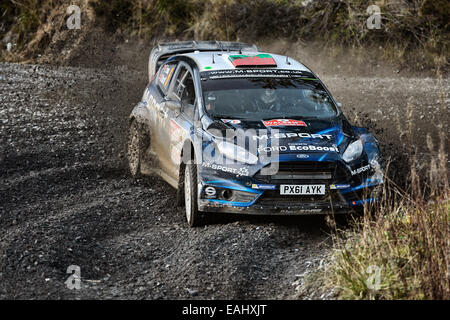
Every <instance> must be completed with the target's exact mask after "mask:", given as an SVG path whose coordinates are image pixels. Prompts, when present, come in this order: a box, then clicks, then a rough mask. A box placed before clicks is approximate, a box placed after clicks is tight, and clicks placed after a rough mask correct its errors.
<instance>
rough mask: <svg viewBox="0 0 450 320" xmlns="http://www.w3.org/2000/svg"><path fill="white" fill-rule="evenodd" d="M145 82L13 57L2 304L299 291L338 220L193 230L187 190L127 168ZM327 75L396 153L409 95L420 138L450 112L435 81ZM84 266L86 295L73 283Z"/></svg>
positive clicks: (122, 71)
mask: <svg viewBox="0 0 450 320" xmlns="http://www.w3.org/2000/svg"><path fill="white" fill-rule="evenodd" d="M146 80H147V79H146V72H145V70H144V72H137V71H135V70H132V69H129V68H127V67H117V68H113V69H108V70H100V69H88V68H72V67H50V66H36V65H19V64H0V169H1V170H0V178H1V183H0V230H1V232H0V299H104V298H114V299H289V298H295V297H296V295H297V291H298V289H299V286H300V285H301V283H302V275H303V274H304V273H305V272H309V271H311V270H314V268H317V267H318V266H319V265H320V261H321V260H322V259H323V258H324V256H325V255H326V253H327V250H328V249H329V246H330V236H329V235H330V233H331V232H332V230H331V229H330V228H329V227H328V226H327V224H326V223H325V219H324V218H323V217H318V216H316V217H315V216H312V217H275V218H268V217H265V218H261V217H236V216H232V217H223V218H221V219H220V220H218V221H217V222H215V224H213V225H209V226H206V227H204V228H199V229H190V228H188V226H187V224H186V222H185V218H184V213H183V209H182V208H177V207H174V205H173V202H174V201H173V200H174V197H175V192H174V190H172V189H171V188H170V187H169V186H168V185H167V184H166V183H165V182H163V181H161V180H160V179H159V178H156V177H150V178H145V179H141V180H137V181H134V180H133V179H132V178H131V177H130V176H129V175H128V173H127V170H126V161H125V160H126V158H125V150H126V149H125V136H126V128H127V117H128V115H129V113H130V111H131V109H132V108H133V106H134V104H135V103H136V102H137V101H139V99H140V97H141V95H142V92H143V89H144V87H145V84H146ZM323 80H324V82H325V83H326V84H327V85H328V86H329V88H330V90H331V91H332V93H333V94H334V95H335V96H336V97H337V99H338V100H340V101H341V102H343V105H344V111H346V112H347V113H348V114H349V115H350V116H349V118H350V119H351V120H352V119H353V118H354V117H356V116H358V119H359V121H361V122H364V123H367V124H368V125H369V126H370V127H371V128H372V129H373V130H374V131H376V133H377V136H378V137H379V138H380V141H381V143H382V144H383V147H384V149H385V151H386V155H387V156H389V157H393V158H395V156H396V155H397V154H398V153H399V152H400V151H401V150H404V147H405V145H406V144H405V143H404V142H403V141H405V140H402V138H401V137H400V134H399V132H398V131H399V130H401V128H402V127H404V126H405V124H406V119H405V116H404V115H405V110H406V109H405V108H406V101H407V100H408V99H410V101H411V102H412V105H413V107H414V108H415V112H414V117H415V118H414V119H416V120H414V121H416V122H417V123H416V125H417V127H418V128H419V129H418V130H419V131H416V133H417V134H416V138H415V139H417V140H414V141H415V143H417V144H418V145H425V133H427V132H430V131H433V130H434V128H435V127H436V123H437V121H438V120H439V119H441V116H440V115H439V114H440V113H439V108H440V104H439V85H438V81H437V80H435V79H407V78H347V79H346V78H337V77H323ZM443 88H444V91H445V94H447V95H448V91H449V81H448V79H446V80H444V82H443ZM444 98H446V97H444ZM446 103H447V108H448V100H446ZM446 111H448V109H446ZM445 121H446V120H445ZM422 133H423V134H422ZM402 148H403V149H402ZM398 167H401V164H398ZM71 265H76V266H79V267H80V269H81V289H79V290H76V289H74V290H70V289H68V288H67V287H66V284H65V281H66V280H67V278H68V277H69V274H67V273H66V271H67V268H68V267H69V266H71Z"/></svg>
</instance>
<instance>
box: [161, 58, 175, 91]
mask: <svg viewBox="0 0 450 320" xmlns="http://www.w3.org/2000/svg"><path fill="white" fill-rule="evenodd" d="M176 66H177V64H176V63H166V64H165V65H163V66H162V67H161V69H160V70H159V74H158V86H159V88H160V89H161V90H162V92H164V94H165V93H167V90H168V89H169V85H170V80H171V79H172V76H173V73H174V71H175V68H176Z"/></svg>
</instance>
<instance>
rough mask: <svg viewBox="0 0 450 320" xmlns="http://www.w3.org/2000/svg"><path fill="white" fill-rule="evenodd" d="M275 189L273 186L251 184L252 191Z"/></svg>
mask: <svg viewBox="0 0 450 320" xmlns="http://www.w3.org/2000/svg"><path fill="white" fill-rule="evenodd" d="M276 188H277V186H276V185H274V184H252V189H259V190H275V189H276Z"/></svg>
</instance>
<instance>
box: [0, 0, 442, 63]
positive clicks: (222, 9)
mask: <svg viewBox="0 0 450 320" xmlns="http://www.w3.org/2000/svg"><path fill="white" fill-rule="evenodd" d="M77 3H78V4H79V5H80V6H81V7H82V10H83V12H84V13H85V12H86V11H87V10H91V11H92V12H93V19H95V21H96V24H97V25H100V26H102V28H103V29H104V30H105V32H108V33H113V34H117V33H119V34H126V35H130V36H136V37H138V38H142V39H147V40H148V39H153V40H155V39H156V40H157V39H163V40H168V39H171V40H174V39H222V40H243V41H261V40H264V39H285V40H288V41H292V42H293V43H303V44H307V43H310V42H320V43H322V44H323V46H324V47H323V48H324V50H328V49H327V48H336V47H342V48H364V49H365V50H364V54H367V55H370V56H372V57H375V58H376V59H379V60H386V61H393V62H395V63H397V64H400V65H401V66H403V67H405V68H407V69H415V70H423V69H430V68H434V67H435V66H436V64H439V65H440V67H441V69H446V68H448V65H449V41H450V39H449V34H450V27H449V21H450V5H449V4H448V2H447V1H446V0H412V1H404V0H381V1H375V4H376V5H378V6H379V8H380V10H381V28H380V29H372V30H369V29H368V28H367V26H366V20H367V19H368V18H369V14H368V13H367V8H368V6H369V5H370V4H372V3H371V2H370V1H362V0H345V1H340V0H339V1H338V0H331V1H322V0H315V1H300V0H296V1H294V0H292V1H288V0H206V1H203V0H202V1H200V0H136V1H132V0H112V1H101V0H89V1H88V2H85V1H81V0H79V1H76V0H75V1H67V0H37V1H36V0H6V1H2V4H1V5H0V12H1V14H2V16H3V18H2V22H1V24H0V38H2V39H3V38H4V37H5V35H7V34H8V32H10V31H11V30H13V31H14V32H13V35H14V36H13V37H15V39H14V41H15V42H16V44H17V46H16V50H17V51H21V50H23V48H24V47H26V46H27V45H28V44H29V43H30V42H31V41H32V39H33V38H34V37H35V34H36V32H37V31H38V29H39V27H40V26H41V25H43V24H45V23H49V19H51V18H52V17H54V15H52V10H55V8H56V9H57V10H59V11H61V13H62V14H65V13H64V11H65V8H66V7H67V6H68V5H70V4H77ZM85 3H87V5H85ZM85 16H88V15H85ZM55 28H63V26H55ZM36 47H37V49H36V50H39V46H36Z"/></svg>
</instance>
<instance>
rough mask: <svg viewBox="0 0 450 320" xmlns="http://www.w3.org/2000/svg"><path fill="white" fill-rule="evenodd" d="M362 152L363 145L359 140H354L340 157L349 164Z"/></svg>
mask: <svg viewBox="0 0 450 320" xmlns="http://www.w3.org/2000/svg"><path fill="white" fill-rule="evenodd" d="M362 151H363V144H362V142H361V140H356V141H355V142H352V143H350V144H349V145H348V147H347V149H346V150H345V152H344V154H343V155H342V159H344V161H345V162H351V161H353V160H355V159H358V157H359V156H360V155H361V153H362Z"/></svg>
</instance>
